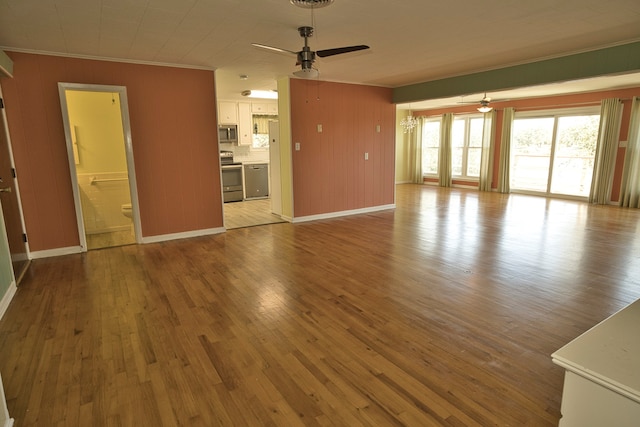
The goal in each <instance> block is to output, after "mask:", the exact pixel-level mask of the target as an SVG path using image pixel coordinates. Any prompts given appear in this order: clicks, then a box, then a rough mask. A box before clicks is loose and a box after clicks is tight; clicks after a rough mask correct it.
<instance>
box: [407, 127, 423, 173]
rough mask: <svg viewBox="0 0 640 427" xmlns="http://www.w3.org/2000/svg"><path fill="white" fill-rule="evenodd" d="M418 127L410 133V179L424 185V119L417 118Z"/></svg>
mask: <svg viewBox="0 0 640 427" xmlns="http://www.w3.org/2000/svg"><path fill="white" fill-rule="evenodd" d="M417 120H418V125H417V126H416V127H415V128H414V129H413V130H411V131H409V178H410V180H411V182H413V183H416V184H424V177H423V174H422V126H423V125H424V120H425V118H424V117H417Z"/></svg>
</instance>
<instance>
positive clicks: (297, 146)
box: [296, 142, 300, 151]
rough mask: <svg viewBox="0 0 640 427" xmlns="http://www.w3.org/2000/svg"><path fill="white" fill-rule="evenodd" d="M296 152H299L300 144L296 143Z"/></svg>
mask: <svg viewBox="0 0 640 427" xmlns="http://www.w3.org/2000/svg"><path fill="white" fill-rule="evenodd" d="M296 151H300V143H299V142H296Z"/></svg>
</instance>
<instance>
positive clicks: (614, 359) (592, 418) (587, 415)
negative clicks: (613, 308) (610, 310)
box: [551, 300, 640, 427]
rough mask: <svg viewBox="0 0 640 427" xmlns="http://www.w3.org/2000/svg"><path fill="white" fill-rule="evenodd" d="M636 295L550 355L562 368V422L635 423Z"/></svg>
mask: <svg viewBox="0 0 640 427" xmlns="http://www.w3.org/2000/svg"><path fill="white" fill-rule="evenodd" d="M638 325H640V300H638V301H636V302H634V303H632V304H630V305H629V306H627V307H625V308H624V309H622V310H620V311H619V312H617V313H616V314H614V315H613V316H611V317H609V318H608V319H606V320H604V321H603V322H601V323H599V324H598V325H596V326H594V327H593V328H591V329H590V330H588V331H587V332H585V333H584V334H582V335H580V336H579V337H578V338H576V339H574V340H573V341H571V342H570V343H569V344H567V345H565V346H564V347H562V348H561V349H559V350H558V351H556V352H555V353H553V354H552V355H551V357H552V360H553V363H555V364H557V365H560V366H562V367H563V368H564V369H565V379H564V391H563V394H562V407H561V412H562V418H561V419H560V424H559V426H560V427H601V426H616V427H637V426H638V425H639V424H638V420H640V332H639V329H638Z"/></svg>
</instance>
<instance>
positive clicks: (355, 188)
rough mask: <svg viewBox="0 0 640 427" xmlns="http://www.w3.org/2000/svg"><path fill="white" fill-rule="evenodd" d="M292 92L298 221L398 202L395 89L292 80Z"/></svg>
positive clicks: (295, 193)
mask: <svg viewBox="0 0 640 427" xmlns="http://www.w3.org/2000/svg"><path fill="white" fill-rule="evenodd" d="M290 90H291V143H292V150H293V151H292V158H293V160H292V161H293V194H294V216H295V217H303V216H309V215H317V214H324V213H331V212H340V211H347V210H353V209H362V208H368V207H375V206H382V205H387V204H392V203H394V182H395V164H394V162H395V131H396V126H395V106H394V105H393V104H392V102H391V97H392V91H391V89H388V88H380V87H373V86H361V85H351V84H343V83H331V82H323V81H317V80H300V79H292V80H291V82H290ZM318 125H322V132H318V129H317V126H318ZM377 125H379V126H380V132H377V131H376V126H377ZM296 142H298V143H300V151H295V149H294V148H293V147H295V143H296ZM365 153H368V155H369V160H365V158H364V155H365Z"/></svg>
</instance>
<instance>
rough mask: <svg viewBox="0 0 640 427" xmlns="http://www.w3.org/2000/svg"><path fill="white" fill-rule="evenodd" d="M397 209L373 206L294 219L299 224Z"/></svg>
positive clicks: (389, 206)
mask: <svg viewBox="0 0 640 427" xmlns="http://www.w3.org/2000/svg"><path fill="white" fill-rule="evenodd" d="M395 208H396V204H395V203H392V204H390V205H381V206H373V207H370V208H361V209H352V210H348V211H338V212H329V213H326V214H318V215H308V216H301V217H297V218H293V222H294V223H297V222H307V221H316V220H319V219H330V218H339V217H341V216H349V215H360V214H365V213H372V212H378V211H386V210H388V209H395Z"/></svg>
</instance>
